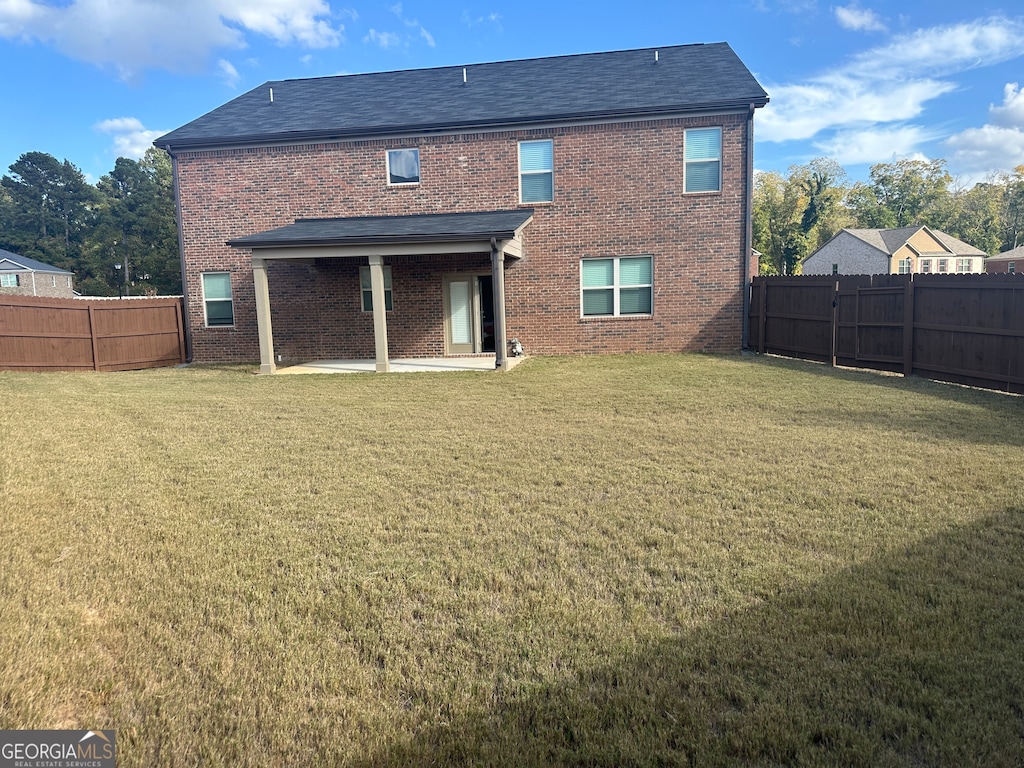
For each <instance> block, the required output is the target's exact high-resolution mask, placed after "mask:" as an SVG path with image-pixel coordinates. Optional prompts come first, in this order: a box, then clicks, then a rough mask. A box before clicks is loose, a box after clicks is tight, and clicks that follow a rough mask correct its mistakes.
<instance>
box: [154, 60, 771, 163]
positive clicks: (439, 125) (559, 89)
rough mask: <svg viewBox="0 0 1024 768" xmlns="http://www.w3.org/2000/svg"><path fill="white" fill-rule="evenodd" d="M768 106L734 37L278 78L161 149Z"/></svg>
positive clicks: (162, 142) (166, 140)
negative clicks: (464, 63)
mask: <svg viewBox="0 0 1024 768" xmlns="http://www.w3.org/2000/svg"><path fill="white" fill-rule="evenodd" d="M271 94H273V95H272V96H271ZM767 101H768V96H767V94H766V93H765V92H764V90H763V89H762V88H761V86H760V85H758V83H757V81H756V80H755V79H754V77H753V75H751V74H750V71H749V70H748V69H747V68H746V67H745V66H744V65H743V63H742V62H741V61H740V60H739V58H738V57H737V56H736V54H735V53H734V52H733V50H732V49H731V48H730V47H729V45H728V44H726V43H712V44H707V45H704V44H699V45H681V46H671V47H668V48H660V49H654V48H650V49H642V50H631V51H613V52H609V53H592V54H581V55H575V56H557V57H551V58H543V59H523V60H518V61H504V62H494V63H486V64H473V65H470V66H467V67H440V68H435V69H417V70H405V71H399V72H379V73H372V74H363V75H340V76H336V77H321V78H311V79H304V80H278V81H272V82H267V83H264V84H263V85H261V86H259V87H258V88H256V89H254V90H252V91H249V92H248V93H245V94H243V95H241V96H239V97H238V98H236V99H233V100H232V101H229V102H228V103H227V104H224V105H223V106H221V107H218V108H217V109H215V110H213V111H212V112H209V113H207V114H205V115H203V116H201V117H199V118H197V119H196V120H193V121H192V122H190V123H188V124H187V125H185V126H182V127H181V128H178V129H177V130H174V131H171V132H170V133H168V134H166V135H164V136H162V137H160V138H159V139H157V140H156V141H155V142H154V144H156V145H157V146H160V147H164V148H170V149H171V150H172V151H173V150H174V149H178V148H184V147H190V146H218V145H238V144H261V143H273V142H287V141H307V140H313V139H327V138H345V137H354V136H368V135H388V134H401V133H424V132H436V131H445V130H457V129H463V128H483V127H491V126H494V127H499V126H508V125H515V124H535V123H542V122H556V121H573V120H586V119H602V118H604V119H611V118H616V117H630V116H632V117H637V116H649V115H655V114H667V113H680V112H693V111H714V110H726V109H731V110H739V109H747V108H749V107H750V106H751V105H753V106H756V107H760V106H764V105H765V104H766V103H767Z"/></svg>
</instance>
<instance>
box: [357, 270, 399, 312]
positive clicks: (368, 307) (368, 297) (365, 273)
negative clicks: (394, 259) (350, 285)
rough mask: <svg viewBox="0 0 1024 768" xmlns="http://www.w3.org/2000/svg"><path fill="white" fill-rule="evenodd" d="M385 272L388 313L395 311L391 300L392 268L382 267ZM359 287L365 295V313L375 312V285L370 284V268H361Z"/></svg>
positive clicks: (385, 306)
mask: <svg viewBox="0 0 1024 768" xmlns="http://www.w3.org/2000/svg"><path fill="white" fill-rule="evenodd" d="M382 269H383V270H384V309H385V310H386V311H388V312H390V311H391V310H393V309H394V306H393V302H392V299H391V267H382ZM359 287H360V289H361V293H362V295H363V312H373V283H371V282H370V268H369V267H360V268H359Z"/></svg>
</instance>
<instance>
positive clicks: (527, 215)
mask: <svg viewBox="0 0 1024 768" xmlns="http://www.w3.org/2000/svg"><path fill="white" fill-rule="evenodd" d="M532 219H533V209H532V208H523V209H519V210H514V211H483V212H474V213H442V214H418V215H412V216H368V217H356V218H331V219H298V220H296V221H295V223H294V224H289V225H287V226H284V227H279V228H277V229H272V230H268V231H266V232H260V233H257V234H253V235H248V236H246V237H241V238H237V239H235V240H230V241H228V245H230V246H232V247H235V248H247V249H250V250H251V252H252V270H253V282H254V289H255V302H256V320H257V326H258V332H259V346H260V373H267V374H270V373H276V372H278V368H277V363H276V360H277V358H276V356H275V352H274V333H273V328H272V323H271V307H270V286H269V282H268V277H267V263H268V262H270V261H286V262H292V263H307V264H310V263H314V262H315V261H318V260H322V259H356V260H360V261H361V262H362V263H363V264H365V265H367V267H368V269H369V278H370V281H369V282H370V286H369V287H370V291H371V293H372V302H371V304H372V314H373V337H374V351H375V357H374V360H373V361H372V363H373V370H374V371H376V372H378V373H381V372H388V371H392V370H396V368H395V366H400V365H403V364H404V365H405V366H406V368H405V369H406V370H408V367H407V366H408V365H415V366H420V367H421V368H422V367H423V366H425V365H427V363H426V362H424V361H422V360H417V361H416V362H415V363H413V362H405V361H398V360H394V361H393V360H391V358H390V355H389V353H388V331H387V322H388V321H387V314H388V311H389V310H387V308H386V307H387V302H386V300H385V272H384V267H385V265H386V260H387V259H388V258H389V257H404V256H425V257H428V258H438V257H441V256H447V255H451V254H488V253H489V254H490V269H491V281H492V285H493V290H492V294H493V296H492V301H493V325H494V328H493V331H494V347H493V349H494V356H493V357H492V358H490V360H489V361H488V362H489V366H488V367H489V368H490V369H492V370H493V369H499V370H507V369H508V367H509V358H508V338H507V334H506V329H505V260H506V257H508V258H511V259H519V258H521V257H522V255H523V243H522V232H523V229H524V228H525V227H526V226H527V225H528V224H529V223H530V221H531V220H532ZM446 289H447V290H453V289H452V287H451V286H446ZM438 290H439V291H440V290H442V288H441V286H438ZM462 298H463V297H460V296H457V295H456V294H455V293H454V292H453V293H452V295H451V296H450V297H447V296H446V300H448V301H450V302H451V303H452V315H453V316H454V314H455V306H456V303H457V302H459V301H460V300H461V299H462ZM459 307H460V309H461V308H462V305H461V304H460V305H459ZM367 311H370V310H367ZM442 321H445V318H442ZM472 351H478V350H472ZM478 359H480V360H482V359H485V358H460V357H451V358H449V357H445V358H443V359H441V360H437V361H435V363H436V364H437V365H442V364H443V365H444V366H447V367H448V368H452V367H453V366H467V365H469V364H470V363H468V362H467V361H470V360H472V361H474V365H475V364H476V363H475V361H476V360H478ZM332 363H333V364H334V367H335V369H337V370H342V369H344V370H351V371H357V370H364V369H365V368H364V366H365V365H366V364H367V361H362V360H354V361H343V360H342V361H321V362H313V363H309V364H307V366H308V365H314V366H321V367H322V366H329V365H331V364H332ZM292 367H293V368H295V367H300V368H304V367H306V366H292ZM435 368H436V366H435ZM284 370H286V369H282V372H284ZM294 372H295V373H299V372H313V371H308V370H304V371H294Z"/></svg>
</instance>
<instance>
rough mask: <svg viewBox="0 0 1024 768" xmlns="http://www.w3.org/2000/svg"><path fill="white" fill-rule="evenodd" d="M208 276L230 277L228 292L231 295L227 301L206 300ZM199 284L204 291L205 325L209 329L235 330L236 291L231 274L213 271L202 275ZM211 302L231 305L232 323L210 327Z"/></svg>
mask: <svg viewBox="0 0 1024 768" xmlns="http://www.w3.org/2000/svg"><path fill="white" fill-rule="evenodd" d="M207 275H227V277H228V292H229V293H230V294H231V295H230V296H228V298H226V299H208V298H206V276H207ZM199 282H200V284H201V285H202V289H203V323H204V324H205V326H206V327H207V328H234V327H235V291H234V287H233V286H232V285H231V273H230V272H225V271H222V270H220V271H212V272H203V273H201V274H200V278H199ZM211 302H220V303H223V302H227V303H229V304H230V305H231V322H230V323H217V324H215V325H210V313H209V311H208V308H209V305H210V303H211Z"/></svg>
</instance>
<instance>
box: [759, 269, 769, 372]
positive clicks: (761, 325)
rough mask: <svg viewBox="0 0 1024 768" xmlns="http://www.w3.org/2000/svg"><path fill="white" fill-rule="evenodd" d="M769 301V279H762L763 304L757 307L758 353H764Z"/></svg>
mask: <svg viewBox="0 0 1024 768" xmlns="http://www.w3.org/2000/svg"><path fill="white" fill-rule="evenodd" d="M767 303H768V281H767V280H762V281H761V304H760V306H758V308H757V353H758V354H759V355H763V354H764V326H765V323H766V322H767V319H766V307H765V305H766V304H767Z"/></svg>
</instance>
